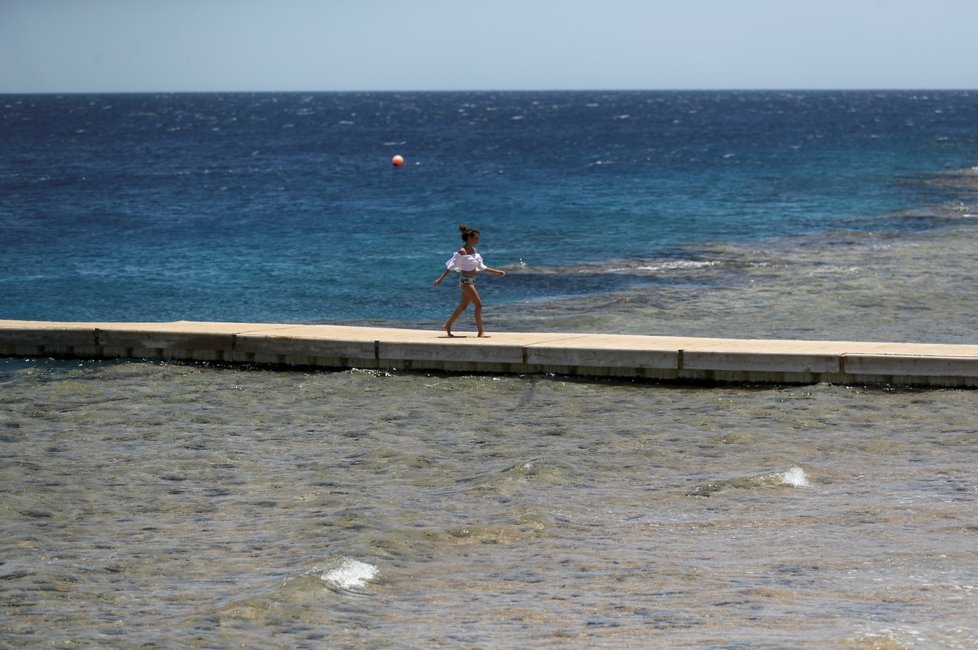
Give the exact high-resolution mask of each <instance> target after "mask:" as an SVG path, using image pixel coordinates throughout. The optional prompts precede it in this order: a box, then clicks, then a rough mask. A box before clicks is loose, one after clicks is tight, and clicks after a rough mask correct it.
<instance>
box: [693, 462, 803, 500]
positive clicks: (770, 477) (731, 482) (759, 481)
mask: <svg viewBox="0 0 978 650" xmlns="http://www.w3.org/2000/svg"><path fill="white" fill-rule="evenodd" d="M781 486H786V487H796V488H797V487H810V486H811V481H810V479H809V478H808V474H807V473H806V472H805V470H804V469H802V468H801V467H799V466H797V465H792V466H791V467H788V468H787V469H784V470H780V471H777V472H768V473H764V474H757V475H754V476H740V477H736V478H731V479H724V480H720V481H711V482H709V483H703V484H701V485H697V486H696V487H695V488H694V489H693V490H692V491H690V492H689V493H688V495H689V496H697V497H708V496H711V495H713V494H716V493H718V492H725V491H727V490H731V489H740V490H743V489H757V488H763V487H781Z"/></svg>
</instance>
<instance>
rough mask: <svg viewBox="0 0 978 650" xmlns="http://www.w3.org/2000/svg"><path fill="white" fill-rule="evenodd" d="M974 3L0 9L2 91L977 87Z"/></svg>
mask: <svg viewBox="0 0 978 650" xmlns="http://www.w3.org/2000/svg"><path fill="white" fill-rule="evenodd" d="M976 25H978V1H976V0H0V93H48V92H55V93H71V92H210V91H349V90H355V91H363V90H660V89H661V90H685V89H978V65H976V64H975V61H976V59H975V47H974V43H975V36H974V34H975V26H976Z"/></svg>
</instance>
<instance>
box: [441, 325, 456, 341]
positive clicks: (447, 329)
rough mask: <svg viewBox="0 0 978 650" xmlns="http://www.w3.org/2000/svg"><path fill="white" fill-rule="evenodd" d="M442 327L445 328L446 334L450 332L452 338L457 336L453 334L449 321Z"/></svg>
mask: <svg viewBox="0 0 978 650" xmlns="http://www.w3.org/2000/svg"><path fill="white" fill-rule="evenodd" d="M442 327H443V328H444V329H445V334H448V336H449V337H451V338H455V335H454V334H452V326H451V325H450V324H449V323H445V324H444V325H442Z"/></svg>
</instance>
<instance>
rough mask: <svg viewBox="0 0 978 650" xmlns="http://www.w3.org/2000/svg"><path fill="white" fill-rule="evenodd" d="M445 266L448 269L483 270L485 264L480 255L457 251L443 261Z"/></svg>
mask: <svg viewBox="0 0 978 650" xmlns="http://www.w3.org/2000/svg"><path fill="white" fill-rule="evenodd" d="M445 267H446V268H447V269H448V270H449V271H469V272H471V271H484V270H485V269H486V265H485V264H483V263H482V255H479V254H478V253H475V254H474V255H462V254H461V253H459V252H458V251H455V254H454V255H452V259H450V260H448V261H447V262H445Z"/></svg>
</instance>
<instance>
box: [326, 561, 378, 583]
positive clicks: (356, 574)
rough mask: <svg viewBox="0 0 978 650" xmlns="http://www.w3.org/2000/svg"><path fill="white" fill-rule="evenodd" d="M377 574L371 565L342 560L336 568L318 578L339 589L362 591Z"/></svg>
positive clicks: (376, 570) (328, 570) (375, 568)
mask: <svg viewBox="0 0 978 650" xmlns="http://www.w3.org/2000/svg"><path fill="white" fill-rule="evenodd" d="M378 573H380V571H379V570H378V569H377V567H375V566H374V565H372V564H367V563H366V562H361V561H360V560H352V559H349V558H344V559H343V560H342V561H341V562H340V563H339V564H337V565H336V566H334V567H332V568H330V569H327V570H326V571H324V572H323V575H322V576H320V577H321V578H322V579H323V580H324V581H325V582H328V583H330V584H332V585H335V586H336V587H339V588H340V589H362V588H363V587H365V586H367V583H368V582H370V581H371V580H373V579H374V578H376V577H377V574H378Z"/></svg>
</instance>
